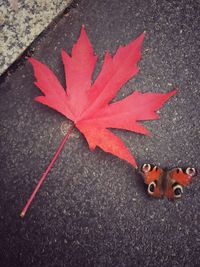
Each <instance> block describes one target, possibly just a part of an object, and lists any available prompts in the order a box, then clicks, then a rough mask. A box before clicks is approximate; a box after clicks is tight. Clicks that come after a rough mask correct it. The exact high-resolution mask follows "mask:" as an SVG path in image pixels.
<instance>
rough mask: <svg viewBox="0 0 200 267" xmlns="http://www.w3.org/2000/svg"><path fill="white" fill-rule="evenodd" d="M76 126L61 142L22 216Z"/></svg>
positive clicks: (22, 213)
mask: <svg viewBox="0 0 200 267" xmlns="http://www.w3.org/2000/svg"><path fill="white" fill-rule="evenodd" d="M74 128H75V124H73V125H72V126H71V127H70V128H69V130H68V132H67V133H66V135H65V137H64V138H63V140H62V142H61V143H60V146H59V148H58V150H57V151H56V153H55V155H54V157H53V158H52V160H51V162H50V164H49V165H48V167H47V169H46V171H45V172H44V174H43V175H42V177H41V178H40V180H39V182H38V184H37V186H36V188H35V189H34V191H33V193H32V194H31V196H30V198H29V200H28V201H27V203H26V205H25V206H24V208H23V210H22V212H21V214H20V217H22V218H23V217H24V216H25V214H26V212H27V210H28V208H29V206H30V204H31V202H32V201H33V199H34V197H35V195H36V193H37V191H38V190H39V188H40V186H41V185H42V183H43V181H44V179H45V178H46V176H47V174H48V173H49V171H50V170H51V167H52V166H53V164H54V162H55V161H56V159H57V157H58V156H59V154H60V152H61V150H62V149H63V147H64V144H65V142H66V141H67V139H68V138H69V136H70V134H71V132H72V130H73V129H74Z"/></svg>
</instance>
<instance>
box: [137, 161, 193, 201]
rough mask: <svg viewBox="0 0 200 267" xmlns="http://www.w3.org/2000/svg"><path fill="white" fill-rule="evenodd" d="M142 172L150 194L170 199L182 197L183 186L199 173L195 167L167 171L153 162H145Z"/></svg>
mask: <svg viewBox="0 0 200 267" xmlns="http://www.w3.org/2000/svg"><path fill="white" fill-rule="evenodd" d="M139 172H140V174H141V175H142V176H143V178H144V182H145V184H147V186H148V188H147V191H148V194H149V195H151V196H153V197H164V196H166V197H167V198H168V199H177V198H180V197H181V196H182V194H183V187H184V186H186V185H188V184H189V183H190V182H191V181H192V177H193V176H195V175H196V174H197V171H196V169H195V168H191V167H188V168H186V169H182V168H173V169H171V170H169V171H165V170H163V169H162V168H160V167H158V166H156V165H153V164H143V165H142V166H141V169H140V171H139Z"/></svg>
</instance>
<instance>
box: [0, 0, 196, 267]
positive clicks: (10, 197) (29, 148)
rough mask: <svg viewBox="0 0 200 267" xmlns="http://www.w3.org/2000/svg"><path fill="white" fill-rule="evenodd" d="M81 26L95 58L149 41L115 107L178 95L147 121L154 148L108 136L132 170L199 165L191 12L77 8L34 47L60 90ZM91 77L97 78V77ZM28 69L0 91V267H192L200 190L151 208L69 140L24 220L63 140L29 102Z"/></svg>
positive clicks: (105, 162)
mask: <svg viewBox="0 0 200 267" xmlns="http://www.w3.org/2000/svg"><path fill="white" fill-rule="evenodd" d="M82 24H85V26H86V30H87V33H88V35H89V37H90V40H91V42H92V43H93V46H94V49H95V52H96V53H97V54H98V55H99V56H100V57H99V62H98V66H97V72H98V71H99V69H100V66H101V63H102V60H103V53H104V51H105V50H106V49H108V50H109V51H110V52H111V53H114V52H115V50H116V49H117V47H118V46H119V45H124V44H126V43H128V42H129V41H131V40H132V39H134V38H135V37H136V36H138V35H139V34H140V33H141V32H143V31H144V30H146V31H147V34H146V38H145V41H144V45H143V57H142V60H141V61H140V64H139V65H140V67H141V71H140V73H139V74H138V75H137V76H136V77H135V78H134V79H132V80H131V81H129V82H128V83H127V84H126V85H125V86H124V87H123V89H122V90H121V92H120V93H119V95H118V96H117V98H122V97H123V96H125V95H127V94H129V93H130V92H132V91H133V90H135V89H139V90H140V91H142V92H146V91H155V92H166V91H168V90H170V89H172V88H173V86H175V85H176V86H178V87H179V91H178V94H177V95H176V96H175V97H173V98H172V99H171V100H170V101H169V102H168V103H167V104H166V105H165V106H164V107H163V108H162V110H161V112H160V115H161V119H160V120H158V121H151V122H145V125H146V126H147V127H148V129H149V130H150V131H151V132H152V137H145V136H142V135H137V134H134V133H131V132H125V131H119V130H116V131H115V132H116V133H117V134H118V135H119V136H121V137H122V138H123V140H125V142H126V144H127V145H128V146H129V148H130V150H131V151H132V153H133V154H134V155H135V157H136V159H137V161H138V163H140V164H142V163H144V162H151V163H155V164H159V165H161V166H163V167H167V168H170V167H173V166H180V167H182V166H187V165H192V166H195V167H196V168H198V165H199V161H200V157H199V144H200V143H199V115H200V111H199V101H200V93H199V85H200V81H199V70H198V64H199V31H198V28H199V1H189V0H181V1H155V0H151V1H131V0H127V1H123V2H122V1H114V0H112V1H96V0H95V1H92V0H89V1H88V0H87V1H86V0H83V1H81V2H80V4H79V5H78V6H77V8H75V9H72V10H71V11H70V12H69V14H67V15H65V16H64V17H63V18H62V19H61V20H60V21H59V22H58V23H57V24H56V25H54V26H52V28H51V29H50V30H49V31H48V32H47V33H46V34H45V35H44V36H42V37H41V38H40V39H38V41H37V42H35V43H34V54H33V56H34V57H36V58H37V59H39V60H40V61H42V62H43V63H45V64H47V65H48V66H50V67H51V69H52V70H53V71H54V72H55V73H56V74H57V75H58V77H59V79H60V81H61V82H62V83H63V84H64V73H63V66H62V63H61V57H60V51H61V48H65V49H66V50H67V51H68V52H70V49H71V47H72V45H73V43H74V42H75V41H76V39H77V37H78V35H79V33H80V28H81V25H82ZM97 72H96V73H97ZM33 82H34V76H33V70H32V67H31V66H30V64H29V63H28V62H27V61H26V60H24V59H22V60H21V63H20V64H18V65H17V66H15V67H14V68H13V71H12V72H11V73H10V74H7V75H4V76H3V77H2V81H1V89H0V114H1V115H0V129H1V130H0V148H1V156H0V166H1V167H0V178H1V180H0V184H1V187H0V190H1V194H0V203H1V204H0V210H1V212H0V251H1V254H0V257H1V259H0V262H1V266H34V267H35V266H48V267H50V266H120V267H121V266H190V267H191V266H199V265H200V224H199V221H200V180H199V177H196V178H194V181H193V183H192V184H191V185H190V186H188V187H187V188H186V189H185V192H184V196H183V198H182V199H181V200H180V201H176V202H171V201H168V200H167V199H161V200H157V199H151V198H150V197H148V196H147V194H146V191H145V188H144V184H143V181H142V179H141V177H140V176H138V175H137V174H136V173H135V172H134V171H133V169H132V168H131V166H130V165H129V164H127V163H126V162H125V161H122V160H119V159H118V158H116V157H114V156H112V155H109V154H106V153H104V152H103V151H101V150H100V149H97V150H95V152H93V153H92V152H90V151H89V149H88V145H87V143H86V141H85V139H84V137H83V136H82V135H81V134H80V133H79V132H78V131H74V134H73V135H72V137H71V138H70V139H69V140H68V142H67V144H66V145H65V147H64V149H63V151H62V153H61V154H60V156H59V158H58V160H57V161H56V163H55V165H54V167H53V168H52V170H51V172H50V174H49V175H48V177H47V179H46V181H45V183H44V184H43V186H42V188H41V190H40V191H39V193H38V195H37V196H36V198H35V200H34V202H33V203H32V206H31V207H30V209H29V211H28V213H27V216H26V217H25V218H24V219H23V220H22V219H21V218H20V217H19V214H20V212H21V209H22V207H23V205H24V204H25V202H26V200H27V198H28V197H29V195H30V193H31V192H32V190H33V189H34V187H35V185H36V183H37V181H38V179H39V177H40V176H41V174H42V173H43V171H44V170H45V168H46V166H47V165H48V163H49V160H50V159H51V157H52V155H53V154H54V152H55V151H56V150H57V148H58V145H59V142H60V141H61V139H62V138H63V134H62V131H61V125H62V123H63V122H64V121H66V122H67V123H69V124H70V122H68V121H67V120H66V119H65V118H64V117H62V116H61V115H60V114H58V113H56V112H55V111H53V110H51V109H49V108H47V107H45V106H42V105H41V104H39V103H36V102H34V101H33V99H34V97H35V96H37V95H39V94H40V93H39V91H38V89H37V88H36V87H35V86H34V84H33Z"/></svg>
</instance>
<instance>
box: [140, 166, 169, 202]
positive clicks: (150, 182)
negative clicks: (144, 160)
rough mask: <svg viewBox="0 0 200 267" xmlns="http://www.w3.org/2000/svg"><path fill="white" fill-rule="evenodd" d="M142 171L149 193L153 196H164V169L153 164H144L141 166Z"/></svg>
mask: <svg viewBox="0 0 200 267" xmlns="http://www.w3.org/2000/svg"><path fill="white" fill-rule="evenodd" d="M140 173H141V175H142V176H143V178H144V182H145V184H147V186H148V188H147V191H148V194H149V195H151V196H153V197H162V196H163V189H162V183H163V174H164V171H163V170H162V169H161V168H159V167H158V166H155V165H153V164H143V165H142V166H141V170H140Z"/></svg>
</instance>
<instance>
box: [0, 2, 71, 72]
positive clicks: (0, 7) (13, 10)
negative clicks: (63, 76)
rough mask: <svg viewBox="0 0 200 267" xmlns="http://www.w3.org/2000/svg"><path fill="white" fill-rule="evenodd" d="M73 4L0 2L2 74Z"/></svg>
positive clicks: (0, 64) (0, 65) (0, 70)
mask: <svg viewBox="0 0 200 267" xmlns="http://www.w3.org/2000/svg"><path fill="white" fill-rule="evenodd" d="M70 2H71V0H64V1H63V0H56V1H55V0H54V1H48V0H34V1H33V0H26V1H25V0H3V1H0V74H2V73H3V72H4V71H5V70H6V69H7V68H8V67H9V66H10V65H11V64H12V63H13V62H14V61H15V60H16V59H17V58H18V57H19V56H20V55H21V54H22V53H23V52H24V50H25V49H26V48H27V47H28V46H29V45H30V44H31V43H32V42H33V40H34V39H35V38H36V37H37V36H38V35H39V34H40V33H41V32H42V31H43V30H44V29H45V28H46V27H47V26H48V25H49V23H50V22H52V20H53V19H54V18H55V17H56V16H57V15H59V14H60V12H62V11H63V10H64V9H65V8H66V7H67V6H68V5H69V3H70Z"/></svg>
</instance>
